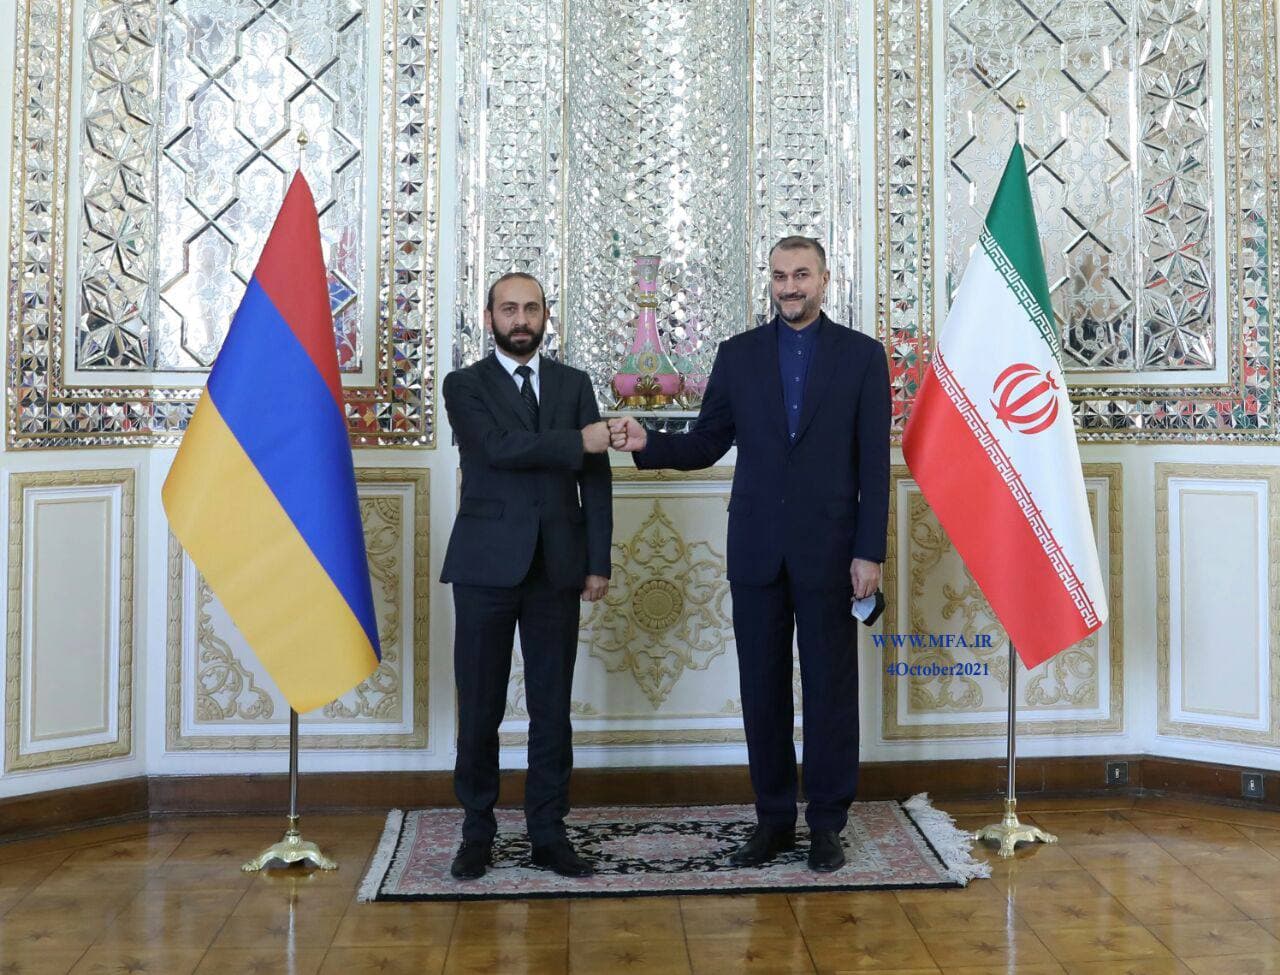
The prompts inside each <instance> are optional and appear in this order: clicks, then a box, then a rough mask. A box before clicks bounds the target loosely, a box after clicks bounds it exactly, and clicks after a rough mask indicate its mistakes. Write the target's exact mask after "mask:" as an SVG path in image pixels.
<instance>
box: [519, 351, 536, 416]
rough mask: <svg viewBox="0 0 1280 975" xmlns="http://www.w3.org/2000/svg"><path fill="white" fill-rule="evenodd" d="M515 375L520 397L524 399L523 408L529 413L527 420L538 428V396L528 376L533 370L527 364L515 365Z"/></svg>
mask: <svg viewBox="0 0 1280 975" xmlns="http://www.w3.org/2000/svg"><path fill="white" fill-rule="evenodd" d="M516 375H517V376H519V377H520V398H521V399H522V400H524V408H525V409H526V410H527V411H528V413H529V422H530V423H532V424H533V428H534V429H535V430H536V429H538V397H537V394H536V393H534V391H533V382H532V381H531V380H530V378H529V377H530V376H532V375H533V370H532V369H530V368H529V367H528V366H516Z"/></svg>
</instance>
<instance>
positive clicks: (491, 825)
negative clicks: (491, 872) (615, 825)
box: [453, 544, 579, 846]
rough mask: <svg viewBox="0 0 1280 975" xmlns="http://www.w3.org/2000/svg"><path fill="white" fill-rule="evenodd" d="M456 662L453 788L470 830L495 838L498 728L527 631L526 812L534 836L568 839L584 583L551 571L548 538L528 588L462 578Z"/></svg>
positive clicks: (457, 591)
mask: <svg viewBox="0 0 1280 975" xmlns="http://www.w3.org/2000/svg"><path fill="white" fill-rule="evenodd" d="M453 605H454V614H455V621H456V631H455V636H454V644H453V668H454V675H455V679H456V681H457V687H458V759H457V764H456V765H455V766H454V773H453V787H454V792H455V794H456V795H457V797H458V801H459V802H460V803H462V806H463V808H464V809H465V810H466V815H465V816H464V818H463V823H462V837H463V839H465V840H476V841H480V842H490V841H492V839H493V837H494V835H495V834H496V832H497V822H496V820H495V818H494V815H493V806H494V803H495V802H497V800H498V725H499V724H501V722H502V718H503V715H504V713H505V712H506V707H507V682H508V680H509V679H510V676H511V650H512V640H513V638H514V636H515V631H516V628H517V627H519V630H520V648H521V652H522V654H523V656H524V693H525V705H526V708H527V709H528V712H529V771H528V774H527V776H526V778H525V790H524V814H525V823H526V825H527V828H528V831H529V839H530V841H532V843H533V844H534V845H535V846H544V845H548V844H551V843H554V842H556V841H557V840H558V839H561V838H562V837H563V836H564V835H565V833H564V817H565V815H566V814H567V813H568V811H569V773H570V771H572V769H573V739H572V729H571V727H570V724H569V692H570V687H571V685H572V683H573V665H574V660H575V658H576V657H577V650H578V611H579V590H578V589H557V588H556V587H554V586H553V585H552V584H551V581H550V580H549V579H548V578H547V574H546V569H545V566H544V563H543V559H542V553H541V544H539V546H538V551H537V552H536V553H535V555H534V558H533V563H532V565H530V567H529V572H528V574H527V575H526V576H525V578H524V581H523V582H521V583H520V585H518V586H512V587H498V586H464V585H458V584H456V583H455V584H454V587H453Z"/></svg>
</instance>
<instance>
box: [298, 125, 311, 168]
mask: <svg viewBox="0 0 1280 975" xmlns="http://www.w3.org/2000/svg"><path fill="white" fill-rule="evenodd" d="M310 142H311V140H310V139H308V138H307V130H306V129H301V128H300V129H298V171H299V172H301V171H302V158H303V157H304V156H305V155H306V154H307V145H308V143H310Z"/></svg>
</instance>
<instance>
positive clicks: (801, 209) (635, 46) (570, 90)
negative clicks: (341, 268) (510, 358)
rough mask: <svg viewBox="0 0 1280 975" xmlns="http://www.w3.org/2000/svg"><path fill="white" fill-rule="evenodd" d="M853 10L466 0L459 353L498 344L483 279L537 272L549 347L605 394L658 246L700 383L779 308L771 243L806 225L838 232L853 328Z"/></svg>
mask: <svg viewBox="0 0 1280 975" xmlns="http://www.w3.org/2000/svg"><path fill="white" fill-rule="evenodd" d="M857 24H858V12H857V8H856V6H855V4H853V3H852V2H843V0H761V2H757V3H754V4H744V5H735V4H725V3H720V2H714V0H695V2H692V3H687V4H671V3H667V2H663V0H625V2H621V3H619V2H611V3H606V2H604V0H569V2H568V3H564V2H556V3H536V4H533V5H532V6H529V5H526V4H523V3H508V2H505V0H485V2H483V3H480V2H476V0H464V2H463V10H462V48H461V63H460V108H461V111H460V120H459V136H460V153H459V200H460V206H459V218H458V228H459V236H460V240H459V276H460V283H461V286H460V290H459V310H458V314H457V318H456V323H457V334H456V343H455V347H454V362H455V364H456V365H461V364H465V363H467V362H471V361H474V360H475V359H477V358H479V357H480V356H481V355H483V354H484V353H485V351H486V339H485V334H484V326H483V316H482V311H483V304H484V293H485V289H486V288H487V285H488V282H489V280H490V279H491V278H493V277H496V276H497V275H498V274H500V273H503V272H505V271H507V270H512V269H518V270H525V271H529V272H531V273H533V274H536V275H538V276H539V278H541V279H542V280H543V282H544V284H545V285H546V288H547V296H548V301H549V303H550V307H551V310H552V314H553V319H552V328H551V331H552V333H553V334H552V335H551V336H549V339H550V341H549V348H550V349H551V350H552V351H553V352H555V353H557V354H562V355H563V356H564V358H565V359H566V360H567V361H568V362H570V363H571V364H573V365H576V366H579V367H581V368H584V369H586V370H587V371H588V372H589V373H590V374H591V375H592V378H593V379H594V381H595V384H596V389H597V392H598V393H599V394H600V396H601V399H602V400H603V401H607V400H609V399H610V396H609V394H608V392H607V390H608V384H609V379H610V377H611V376H612V374H613V372H614V370H615V369H616V368H617V362H618V359H619V357H620V355H622V354H623V352H624V351H625V349H626V348H627V347H628V346H629V341H630V338H631V322H632V320H633V316H634V314H635V309H634V305H633V302H632V293H633V286H632V284H633V282H632V258H633V257H634V256H636V255H637V254H657V255H658V256H660V257H661V258H662V261H663V263H662V266H661V270H660V277H659V288H660V294H661V301H660V304H659V327H660V331H661V332H662V333H663V335H664V339H665V341H666V342H667V346H668V350H669V351H671V352H673V353H676V354H679V355H682V356H686V357H688V360H689V362H690V366H689V369H688V373H689V374H690V375H691V376H692V377H693V378H694V379H695V381H697V380H698V379H705V375H706V373H707V372H708V371H709V370H710V365H711V361H712V358H713V357H714V354H715V349H716V346H717V345H718V343H719V342H720V341H721V340H722V339H724V338H727V337H728V336H730V335H733V334H736V333H737V332H740V331H742V330H743V329H745V328H747V327H749V326H751V325H753V324H756V323H757V322H759V321H761V320H764V319H765V318H767V316H768V315H769V314H770V309H769V305H768V299H767V288H766V276H765V271H766V269H767V266H768V249H769V246H770V245H771V244H772V243H773V241H774V240H776V239H777V238H778V237H781V236H783V235H785V234H791V233H801V234H807V235H811V236H815V237H818V238H819V239H821V240H823V241H824V243H826V244H827V246H828V249H829V259H830V263H831V269H832V291H831V298H832V301H831V303H830V305H829V308H830V310H831V312H832V313H833V315H834V316H835V317H837V318H839V319H841V320H843V321H845V322H849V323H851V324H852V323H855V322H856V311H857V300H858V288H857V278H858V270H857V239H858V232H857V228H858V217H857V213H858V174H857V148H856V135H857V90H858V86H857V75H856V65H857ZM530 33H532V34H533V35H534V36H537V37H539V38H540V39H542V38H545V39H546V43H545V44H544V45H542V46H541V47H540V48H539V50H540V51H541V52H543V56H542V57H530V56H529V51H528V48H527V46H526V45H525V42H526V39H527V37H528V36H529V35H530ZM516 51H518V52H520V56H506V54H505V53H504V52H516Z"/></svg>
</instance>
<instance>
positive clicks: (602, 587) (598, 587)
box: [582, 576, 609, 603]
mask: <svg viewBox="0 0 1280 975" xmlns="http://www.w3.org/2000/svg"><path fill="white" fill-rule="evenodd" d="M608 592H609V580H608V579H607V578H605V577H604V576H587V579H586V582H584V583H583V586H582V598H583V600H585V601H586V602H588V603H594V602H595V601H596V600H598V599H604V597H605V595H606V594H607V593H608Z"/></svg>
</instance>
